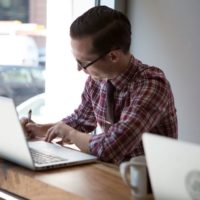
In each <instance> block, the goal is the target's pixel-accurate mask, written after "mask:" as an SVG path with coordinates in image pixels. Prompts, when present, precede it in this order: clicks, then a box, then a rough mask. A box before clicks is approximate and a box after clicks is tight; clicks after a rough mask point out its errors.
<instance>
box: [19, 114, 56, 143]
mask: <svg viewBox="0 0 200 200" xmlns="http://www.w3.org/2000/svg"><path fill="white" fill-rule="evenodd" d="M20 122H21V125H22V128H23V130H24V133H25V135H26V137H27V139H29V140H30V139H42V138H44V137H45V135H46V132H47V130H48V129H49V128H50V127H51V126H52V125H51V124H37V123H35V122H34V121H32V120H29V119H28V118H27V117H23V118H21V119H20Z"/></svg>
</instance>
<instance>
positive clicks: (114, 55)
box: [108, 50, 121, 63]
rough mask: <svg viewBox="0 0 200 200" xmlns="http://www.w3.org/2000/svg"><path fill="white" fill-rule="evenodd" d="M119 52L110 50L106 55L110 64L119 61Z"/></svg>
mask: <svg viewBox="0 0 200 200" xmlns="http://www.w3.org/2000/svg"><path fill="white" fill-rule="evenodd" d="M120 55H121V54H120V51H119V50H112V51H111V52H109V53H108V56H109V59H110V61H111V62H114V63H116V62H118V61H119V59H120Z"/></svg>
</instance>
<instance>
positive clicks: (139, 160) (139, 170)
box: [120, 156, 152, 198]
mask: <svg viewBox="0 0 200 200" xmlns="http://www.w3.org/2000/svg"><path fill="white" fill-rule="evenodd" d="M120 173H121V176H122V178H123V181H124V182H125V183H126V184H127V185H128V186H129V187H130V188H131V193H132V195H133V196H135V197H137V198H143V197H146V196H147V195H149V194H151V193H152V192H151V186H150V181H149V176H148V171H147V165H146V159H145V157H144V156H138V157H133V158H131V159H130V160H129V161H127V162H122V163H121V164H120Z"/></svg>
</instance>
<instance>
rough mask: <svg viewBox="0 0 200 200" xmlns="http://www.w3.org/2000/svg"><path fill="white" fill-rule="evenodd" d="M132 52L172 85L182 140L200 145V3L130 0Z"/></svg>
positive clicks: (195, 0)
mask: <svg viewBox="0 0 200 200" xmlns="http://www.w3.org/2000/svg"><path fill="white" fill-rule="evenodd" d="M127 9H128V10H127V13H128V17H129V18H130V20H131V23H132V32H133V37H132V47H131V49H132V52H133V54H134V56H135V57H136V58H138V59H140V60H142V61H143V62H144V63H147V64H151V65H156V66H158V67H160V68H161V69H163V70H164V72H165V74H166V76H167V77H168V80H169V81H170V82H171V86H172V90H173V92H174V96H175V103H176V108H177V114H178V121H179V138H180V139H183V140H188V141H192V142H198V143H200V105H199V104H200V88H199V85H200V79H199V75H200V61H199V59H200V1H199V0H167V1H166V0H129V1H128V6H127Z"/></svg>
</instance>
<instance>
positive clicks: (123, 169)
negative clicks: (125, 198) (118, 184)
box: [120, 161, 144, 192]
mask: <svg viewBox="0 0 200 200" xmlns="http://www.w3.org/2000/svg"><path fill="white" fill-rule="evenodd" d="M130 166H138V167H139V166H144V163H142V162H139V161H134V162H130V161H127V162H123V163H121V164H120V173H121V176H122V179H123V181H124V182H125V183H126V184H127V185H128V186H129V187H131V188H132V189H133V190H134V191H135V192H137V191H138V188H137V187H135V186H133V185H131V183H130V179H129V177H128V175H129V173H128V170H129V167H130Z"/></svg>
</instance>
